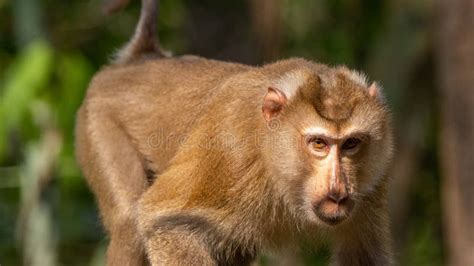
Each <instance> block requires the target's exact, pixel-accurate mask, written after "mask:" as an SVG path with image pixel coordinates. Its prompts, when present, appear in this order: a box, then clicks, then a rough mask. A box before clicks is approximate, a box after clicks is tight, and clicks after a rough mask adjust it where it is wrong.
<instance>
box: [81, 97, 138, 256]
mask: <svg viewBox="0 0 474 266" xmlns="http://www.w3.org/2000/svg"><path fill="white" fill-rule="evenodd" d="M87 108H89V109H86V107H83V108H81V110H80V112H79V115H78V123H77V125H78V126H77V128H76V135H77V139H76V146H77V149H76V151H77V157H78V160H79V163H80V164H81V166H82V169H83V171H84V174H85V176H86V178H87V181H88V183H89V185H90V186H91V188H92V190H93V191H94V194H95V196H96V200H97V201H98V204H99V209H100V213H101V216H102V220H103V223H104V226H105V228H106V230H107V232H108V233H109V234H110V243H109V246H108V249H107V265H146V256H145V253H144V248H143V243H142V241H141V239H140V237H139V235H138V232H137V229H136V223H135V211H134V210H135V205H136V202H137V200H138V198H139V197H140V196H141V194H142V193H143V192H144V191H145V189H146V187H147V182H146V175H145V172H144V170H143V165H142V162H141V158H140V154H139V153H138V152H137V151H136V150H135V148H134V147H133V145H132V143H131V141H130V139H129V138H128V136H127V134H125V132H124V131H123V129H121V128H120V127H119V126H118V125H117V124H116V123H114V122H113V121H112V119H110V118H109V117H108V116H106V115H98V114H100V112H99V110H96V111H95V112H90V111H91V110H90V109H92V108H93V107H91V106H88V107H87ZM102 110H103V109H102ZM88 111H89V112H88ZM102 113H103V112H102Z"/></svg>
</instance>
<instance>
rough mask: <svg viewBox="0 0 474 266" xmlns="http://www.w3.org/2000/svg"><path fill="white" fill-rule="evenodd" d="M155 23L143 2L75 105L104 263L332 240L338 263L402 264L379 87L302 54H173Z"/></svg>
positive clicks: (239, 253) (242, 260) (236, 257)
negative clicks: (390, 205)
mask: <svg viewBox="0 0 474 266" xmlns="http://www.w3.org/2000/svg"><path fill="white" fill-rule="evenodd" d="M126 2H128V1H121V0H119V2H117V3H118V4H116V5H115V9H120V5H121V3H122V4H123V3H126ZM156 20H157V2H156V1H155V0H142V10H141V15H140V19H139V22H138V25H137V27H136V29H135V33H134V35H133V37H132V39H131V41H130V42H129V43H128V44H126V45H125V46H124V48H122V49H121V50H120V51H119V52H118V53H117V56H116V58H115V59H114V61H113V62H111V64H109V65H108V66H105V67H104V68H103V69H102V70H100V71H99V72H98V73H96V74H95V76H94V77H93V79H92V81H91V83H90V85H89V88H88V90H87V93H86V96H85V99H84V100H83V102H82V105H81V107H80V108H79V110H78V112H77V120H76V129H75V151H76V157H77V160H78V163H79V166H80V168H81V169H82V171H83V174H84V176H85V178H86V180H87V182H88V184H89V186H90V188H91V190H92V191H93V193H94V194H95V198H96V200H97V203H98V206H99V211H100V215H101V219H102V222H103V225H104V227H105V229H106V231H107V233H108V235H109V236H110V243H109V245H108V248H107V255H106V259H107V265H148V264H151V265H249V264H251V263H253V262H254V261H255V259H256V258H257V257H258V256H259V255H260V254H263V253H267V252H279V251H281V250H283V249H285V248H288V247H294V246H298V243H300V241H302V240H305V241H310V242H314V243H316V242H318V241H321V240H322V239H328V240H329V241H330V243H331V253H332V255H331V263H332V264H333V265H392V264H393V255H392V252H391V238H390V232H389V221H388V216H387V202H386V201H387V195H386V194H387V186H388V182H389V177H388V175H387V169H388V167H389V165H390V162H391V159H392V157H393V148H392V146H393V133H392V132H393V129H392V123H391V118H390V112H389V108H388V106H387V104H386V102H385V100H384V97H383V95H382V90H381V87H380V86H379V85H378V84H377V83H375V82H373V83H369V82H368V81H367V78H366V77H365V75H363V74H361V73H360V72H357V71H354V70H350V69H349V68H347V67H345V66H333V67H330V66H328V65H325V64H322V63H317V62H312V61H309V60H306V59H302V58H290V59H285V60H280V61H277V62H274V63H269V64H266V65H263V66H250V65H243V64H239V63H231V62H222V61H216V60H212V59H205V58H202V57H198V56H192V55H184V56H174V57H171V56H169V55H168V54H167V53H165V52H163V50H162V49H161V48H160V45H159V42H158V38H157V36H156V32H155V31H156V29H155V23H156Z"/></svg>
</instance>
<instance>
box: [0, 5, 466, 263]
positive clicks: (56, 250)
mask: <svg viewBox="0 0 474 266" xmlns="http://www.w3.org/2000/svg"><path fill="white" fill-rule="evenodd" d="M446 3H448V0H445V1H443V0H440V1H430V0H398V1H397V0H387V1H379V0H366V1H363V0H347V1H344V0H332V1H324V0H247V1H219V0H162V1H161V10H160V17H159V35H160V38H161V42H162V45H163V47H164V48H165V49H168V50H171V51H173V53H174V54H184V53H192V54H197V55H201V56H205V57H209V58H214V59H221V60H228V61H236V62H242V63H248V64H263V63H265V62H271V61H273V60H276V59H280V58H286V57H292V56H298V57H305V58H308V59H311V60H315V61H318V62H324V63H327V64H331V65H335V64H345V65H347V66H349V67H351V68H356V69H360V70H362V71H364V72H366V73H367V74H368V76H369V77H370V79H371V80H376V81H379V82H380V83H381V84H382V85H383V87H384V89H385V94H386V97H387V100H388V102H389V104H390V106H391V109H392V111H393V116H394V120H395V124H396V128H397V132H396V142H397V144H396V159H395V163H394V166H393V168H392V170H391V176H392V177H393V181H392V183H391V184H390V187H389V190H390V193H391V200H390V208H391V215H392V231H393V235H394V240H395V248H396V257H397V260H398V261H399V263H400V264H401V265H445V264H448V263H449V264H451V265H468V264H463V263H465V262H467V261H469V262H472V261H473V260H472V255H469V254H468V253H469V250H470V251H471V252H470V253H474V246H473V240H472V239H474V238H470V237H471V236H472V235H473V232H474V231H473V229H472V222H473V219H474V214H473V209H474V208H473V206H474V202H472V201H473V196H472V195H469V194H473V193H469V192H471V191H472V190H473V187H474V186H473V182H474V181H472V179H473V178H470V177H472V175H473V174H472V173H474V170H473V169H472V167H473V166H472V164H474V158H473V156H472V155H473V151H472V150H474V144H473V143H474V142H473V135H474V133H473V132H474V130H473V129H472V128H473V121H474V115H473V106H472V105H473V104H474V100H473V94H474V92H473V89H474V87H473V86H474V81H473V78H472V77H474V71H473V66H474V62H473V58H474V53H473V50H474V40H473V39H474V33H473V30H472V29H474V25H473V23H474V22H472V21H473V19H472V18H473V17H474V14H473V13H474V12H473V11H474V10H473V9H474V7H473V6H474V5H473V4H472V1H471V0H453V1H452V2H450V4H446ZM102 4H103V2H102V1H101V0H81V1H80V0H70V1H59V0H15V1H13V0H0V265H2V266H5V265H22V264H23V265H102V264H103V256H104V251H105V246H106V244H107V238H106V236H105V234H104V232H103V230H102V228H101V225H100V220H99V217H98V213H97V208H96V205H95V203H94V199H93V196H92V194H91V193H90V192H89V190H88V188H87V186H86V184H85V182H84V180H83V178H82V177H81V173H80V170H79V169H78V166H77V165H76V163H75V159H74V147H73V139H74V136H73V129H74V123H75V112H76V110H77V109H78V107H79V105H80V103H81V101H82V97H83V95H84V92H85V90H86V88H87V85H88V82H89V81H90V79H91V77H92V75H93V74H94V73H95V72H96V71H97V70H99V69H100V67H101V66H103V65H104V64H106V63H107V62H108V61H109V58H110V57H111V56H112V55H113V53H114V51H116V49H117V48H119V47H120V46H121V45H122V44H124V43H125V42H126V41H127V40H128V38H129V37H130V36H131V34H132V32H133V29H134V26H135V23H136V21H137V19H138V15H139V9H140V3H139V1H136V0H134V1H131V3H130V5H129V6H128V7H127V8H126V9H125V10H122V11H121V12H119V13H117V14H115V15H111V16H106V15H104V14H103V13H102V11H101V6H102ZM451 6H455V7H456V8H451ZM453 21H454V22H456V23H457V24H456V23H454V24H453V23H451V22H453ZM463 21H464V22H466V23H467V24H463V23H464V22H463ZM450 23H451V24H450ZM444 25H447V26H444ZM453 27H454V29H455V30H453ZM450 34H451V35H450ZM455 36H458V37H459V38H455ZM447 40H449V42H448V41H447ZM456 47H461V48H459V49H457V50H456ZM463 47H464V48H463ZM453 54H454V55H453ZM471 56H472V58H471ZM456 67H457V68H458V69H464V70H465V71H464V72H463V71H455V70H456ZM453 68H454V69H453ZM466 68H467V69H466ZM459 76H461V77H459ZM463 78H464V79H463ZM453 80H454V81H453ZM459 80H460V81H459ZM452 81H453V82H454V83H455V84H456V86H453V87H454V88H452V87H450V85H452V84H453V82H452ZM456 82H457V83H456ZM460 84H461V85H460ZM459 87H461V88H459ZM452 94H455V95H452ZM453 106H455V107H456V106H457V107H459V108H461V109H459V108H458V109H455V108H454V107H453ZM453 108H454V109H453ZM446 121H449V122H450V123H447V122H446ZM453 121H454V122H453ZM459 124H461V125H462V126H461V127H459V128H458V127H456V125H459ZM451 127H452V128H453V129H452V130H450V128H451ZM456 130H458V131H461V133H462V132H464V133H463V134H464V135H459V134H458V135H456V134H457V133H456V132H458V131H456ZM451 131H454V133H452V132H451ZM450 133H452V134H454V135H455V136H457V137H456V138H455V140H453V139H452V138H450V137H449V136H450V135H449V134H450ZM458 133H459V132H458ZM461 133H460V134H461ZM459 139H461V140H462V142H461V143H460V142H459V141H456V140H459ZM466 139H467V142H466V141H465V140H466ZM459 143H460V144H459ZM457 144H459V145H457ZM452 146H454V148H453V147H452ZM458 146H462V147H460V149H458V150H456V147H458ZM453 149H454V150H453ZM459 154H460V155H459ZM458 155H459V156H461V155H463V157H459V156H458ZM466 156H467V157H466ZM459 158H462V159H463V160H461V159H459ZM466 158H467V159H466ZM453 169H458V170H459V169H461V170H459V171H458V172H456V171H454V170H453ZM471 170H473V171H471ZM453 171H454V174H453ZM446 187H448V189H446ZM457 187H460V189H458V190H456V189H457ZM451 188H453V190H455V191H457V192H455V193H452V192H450V189H451ZM453 195H454V196H453ZM458 195H461V196H462V197H461V196H459V197H461V198H462V199H463V201H461V203H462V204H459V199H458V198H459V197H458ZM466 201H467V202H466ZM453 204H454V205H455V206H457V207H458V208H453ZM459 209H461V211H459ZM456 212H457V213H459V212H462V213H464V214H466V213H467V214H466V215H464V216H462V217H464V218H462V219H464V225H466V226H465V227H466V228H462V230H460V231H461V232H459V230H457V231H456V230H454V229H453V230H451V229H450V228H459V226H458V225H459V223H457V222H456V221H457V220H456V221H454V222H451V221H450V219H451V218H452V217H458V216H456V215H457V213H456ZM453 213H454V214H453ZM462 219H461V220H462ZM461 224H462V223H461ZM468 225H469V226H470V227H471V228H467V227H468ZM456 234H457V235H456ZM463 235H464V236H466V237H465V239H464V240H463V239H462V236H463ZM459 236H461V237H459ZM466 239H468V240H466ZM463 241H468V242H463ZM469 241H470V242H469ZM457 242H459V243H461V244H462V248H464V251H462V252H463V254H465V255H461V256H459V255H458V254H457V253H456V251H453V250H457V247H458V246H459V245H461V244H459V243H457ZM466 244H467V246H466ZM456 245H458V246H456ZM456 256H457V257H458V258H457V257H456ZM456 258H457V259H456ZM469 258H470V259H471V260H469ZM464 259H466V260H464ZM301 260H302V261H304V262H305V263H306V264H307V265H327V264H328V253H327V251H326V252H322V253H318V254H310V253H307V254H306V253H305V254H303V258H302V259H301ZM471 265H474V262H473V264H471Z"/></svg>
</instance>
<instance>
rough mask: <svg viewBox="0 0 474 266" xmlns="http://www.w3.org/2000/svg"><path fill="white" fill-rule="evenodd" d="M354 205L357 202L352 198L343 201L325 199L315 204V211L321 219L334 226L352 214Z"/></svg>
mask: <svg viewBox="0 0 474 266" xmlns="http://www.w3.org/2000/svg"><path fill="white" fill-rule="evenodd" d="M354 205H355V202H354V201H353V200H351V199H347V200H346V201H344V202H343V203H334V202H332V201H329V200H325V199H324V200H321V201H320V202H318V203H317V204H315V205H313V211H314V213H315V214H316V216H317V217H318V218H319V219H320V220H321V221H323V222H324V223H326V224H328V225H331V226H334V225H337V224H339V223H341V222H342V221H344V220H346V219H347V218H348V217H349V216H350V214H351V212H352V210H353V209H354Z"/></svg>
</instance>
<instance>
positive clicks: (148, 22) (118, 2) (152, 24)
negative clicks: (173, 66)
mask: <svg viewBox="0 0 474 266" xmlns="http://www.w3.org/2000/svg"><path fill="white" fill-rule="evenodd" d="M128 2H129V0H109V1H107V3H106V5H105V6H104V8H105V11H106V12H107V13H112V12H116V11H117V10H120V9H122V8H123V7H124V6H125V5H127V4H128ZM157 16H158V0H142V7H141V11H140V20H139V21H138V24H137V26H136V27H135V33H134V34H133V37H132V39H131V40H130V41H129V42H128V43H127V44H126V45H125V46H124V47H122V48H121V49H120V50H119V51H118V52H117V53H116V55H115V57H114V60H113V61H114V63H116V64H126V63H129V62H131V61H134V60H137V59H141V58H148V57H152V58H153V57H167V56H169V54H168V53H167V52H164V51H163V50H162V49H161V48H160V44H159V39H158V36H157V34H156V23H157V21H156V20H157Z"/></svg>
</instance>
